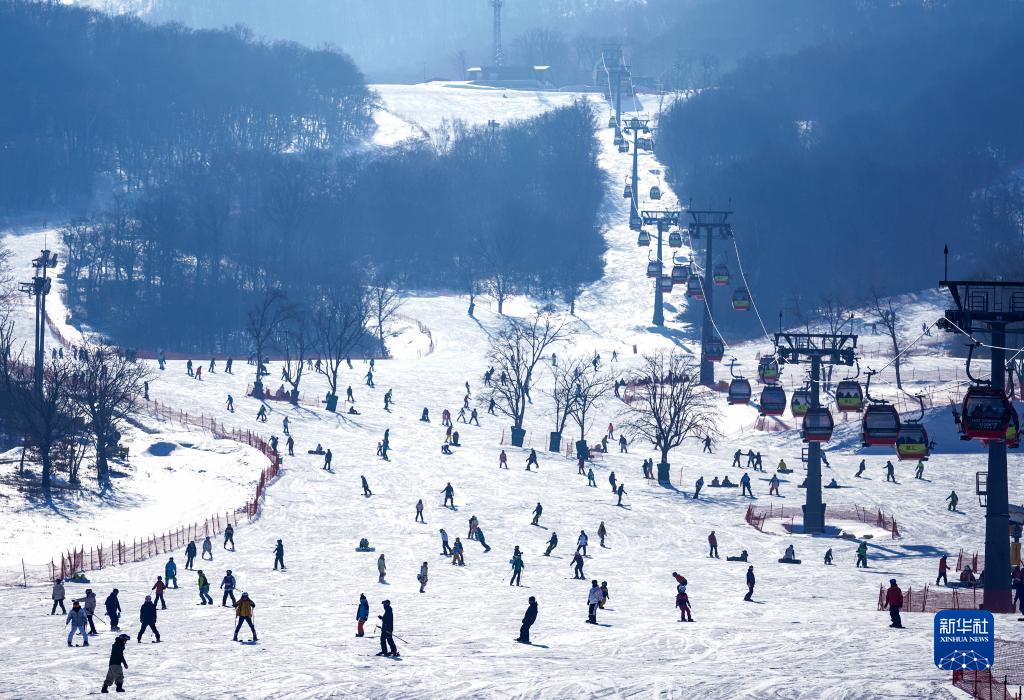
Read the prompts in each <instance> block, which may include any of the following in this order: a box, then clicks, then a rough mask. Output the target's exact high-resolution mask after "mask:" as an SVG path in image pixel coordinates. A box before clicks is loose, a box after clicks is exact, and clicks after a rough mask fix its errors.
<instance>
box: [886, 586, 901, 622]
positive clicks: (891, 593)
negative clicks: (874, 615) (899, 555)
mask: <svg viewBox="0 0 1024 700" xmlns="http://www.w3.org/2000/svg"><path fill="white" fill-rule="evenodd" d="M885 607H886V608H888V609H889V618H890V619H891V620H892V623H891V624H890V625H889V626H890V627H895V628H896V629H903V621H902V620H901V619H900V610H901V609H902V608H903V591H901V590H900V587H899V586H897V585H896V579H894V578H891V579H889V589H888V590H886V592H885Z"/></svg>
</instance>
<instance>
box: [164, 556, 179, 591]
mask: <svg viewBox="0 0 1024 700" xmlns="http://www.w3.org/2000/svg"><path fill="white" fill-rule="evenodd" d="M171 583H173V584H174V586H173V587H174V588H177V587H178V565H177V564H175V563H174V557H171V558H170V559H168V560H167V563H166V564H164V585H166V586H167V587H168V588H171V587H172V586H171Z"/></svg>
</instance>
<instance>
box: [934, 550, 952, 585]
mask: <svg viewBox="0 0 1024 700" xmlns="http://www.w3.org/2000/svg"><path fill="white" fill-rule="evenodd" d="M947 571H949V563H948V562H947V561H946V555H945V554H943V555H942V558H941V559H939V575H938V576H936V577H935V585H936V586H938V585H939V581H940V580H941V581H942V583H943V584H945V585H947V586H948V585H949V579H947V578H946V572H947Z"/></svg>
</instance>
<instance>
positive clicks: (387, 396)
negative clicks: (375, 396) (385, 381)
mask: <svg viewBox="0 0 1024 700" xmlns="http://www.w3.org/2000/svg"><path fill="white" fill-rule="evenodd" d="M391 391H392V390H391V389H388V390H387V391H385V392H384V410H385V411H390V410H391Z"/></svg>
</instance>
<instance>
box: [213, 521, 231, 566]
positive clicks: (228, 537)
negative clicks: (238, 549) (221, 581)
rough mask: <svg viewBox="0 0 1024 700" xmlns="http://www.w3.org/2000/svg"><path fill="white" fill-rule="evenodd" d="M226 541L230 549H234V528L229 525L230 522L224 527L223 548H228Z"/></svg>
mask: <svg viewBox="0 0 1024 700" xmlns="http://www.w3.org/2000/svg"><path fill="white" fill-rule="evenodd" d="M228 542H230V543H231V551H232V552H233V551H235V528H234V527H232V526H231V523H228V526H227V527H226V528H224V549H227V548H228ZM211 559H212V557H211Z"/></svg>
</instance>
